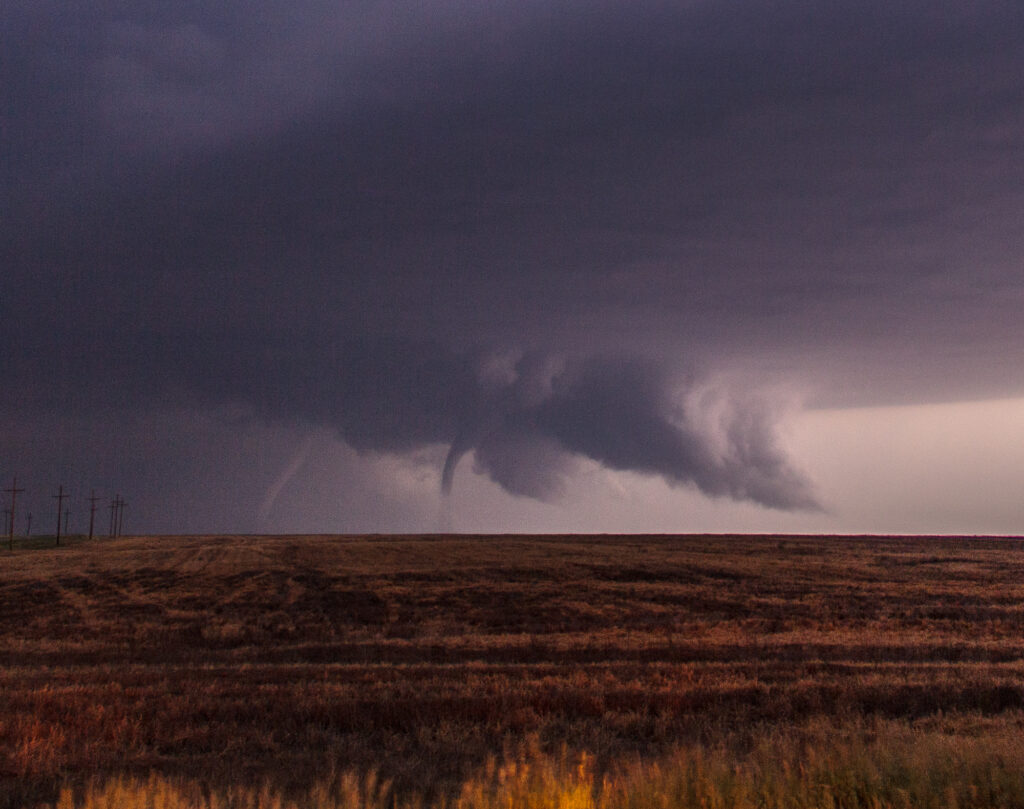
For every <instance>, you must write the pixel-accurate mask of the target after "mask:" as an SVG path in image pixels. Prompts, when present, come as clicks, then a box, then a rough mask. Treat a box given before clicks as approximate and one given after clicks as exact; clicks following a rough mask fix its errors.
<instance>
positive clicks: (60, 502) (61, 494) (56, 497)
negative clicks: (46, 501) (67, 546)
mask: <svg viewBox="0 0 1024 809" xmlns="http://www.w3.org/2000/svg"><path fill="white" fill-rule="evenodd" d="M50 496H51V497H52V498H53V499H54V500H56V501H57V544H58V545H60V512H61V509H62V508H64V498H66V497H68V495H66V494H64V484H63V483H62V484H61V485H60V488H59V489H58V490H57V494H54V495H50Z"/></svg>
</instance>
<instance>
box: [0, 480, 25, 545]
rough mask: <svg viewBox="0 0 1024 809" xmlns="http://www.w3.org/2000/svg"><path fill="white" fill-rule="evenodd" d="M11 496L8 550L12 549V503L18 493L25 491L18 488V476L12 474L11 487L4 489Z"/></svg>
mask: <svg viewBox="0 0 1024 809" xmlns="http://www.w3.org/2000/svg"><path fill="white" fill-rule="evenodd" d="M4 491H5V492H7V493H8V494H9V495H10V496H11V525H10V531H9V532H8V534H7V547H8V549H10V550H12V551H13V550H14V504H15V502H16V501H17V499H18V493H19V492H23V491H25V490H24V489H19V488H18V476H17V475H15V476H14V482H13V483H11V488H9V489H4Z"/></svg>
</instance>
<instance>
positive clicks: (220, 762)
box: [0, 535, 1024, 806]
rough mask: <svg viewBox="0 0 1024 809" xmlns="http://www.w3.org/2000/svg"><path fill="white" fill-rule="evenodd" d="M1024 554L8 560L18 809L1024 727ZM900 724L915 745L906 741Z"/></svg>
mask: <svg viewBox="0 0 1024 809" xmlns="http://www.w3.org/2000/svg"><path fill="white" fill-rule="evenodd" d="M1022 708H1024V541H1020V540H1016V539H1003V538H900V537H863V538H857V537H844V538H833V537H780V536H765V537H761V536H635V535H629V536H600V537H589V536H537V537H524V536H410V537H399V536H388V537H383V536H355V537H335V536H309V537H295V536H287V537H271V536H261V537H254V536H205V537H202V536H195V537H180V536H178V537H139V538H123V539H118V540H96V541H93V542H83V541H77V542H73V543H71V544H70V545H69V546H67V547H61V548H59V549H57V548H43V547H37V548H31V549H28V548H26V549H19V548H18V547H17V546H16V547H15V550H14V551H13V552H9V551H7V550H3V551H2V552H0V779H2V790H0V795H2V800H0V805H6V806H21V805H27V804H29V803H32V802H34V801H39V800H44V799H45V800H52V799H53V796H54V795H56V794H57V790H58V789H59V787H60V786H61V785H62V784H71V785H75V784H78V785H80V784H82V783H84V782H85V781H87V780H94V781H95V780H96V779H99V780H100V781H102V779H104V778H108V777H109V778H118V777H122V776H125V775H128V776H133V775H138V776H147V775H148V774H150V773H157V774H159V775H160V776H162V777H168V778H179V777H181V778H185V777H187V778H189V779H192V781H194V782H196V783H201V784H203V785H205V786H204V788H207V787H208V788H211V789H218V788H227V787H228V786H230V785H237V784H251V785H254V786H259V785H261V784H262V785H268V784H269V785H271V786H272V787H273V788H274V789H275V790H279V791H280V792H281V793H282V794H290V793H296V792H300V791H301V790H304V789H308V788H309V787H310V786H311V785H313V784H316V783H322V782H324V779H330V778H332V777H335V776H336V774H337V773H339V772H353V773H370V772H373V773H376V774H377V776H378V777H379V779H381V780H382V781H386V782H387V783H388V784H390V785H392V787H393V789H394V790H395V794H397V795H401V794H404V793H409V792H415V793H417V794H418V795H421V796H425V797H426V798H427V799H433V798H435V797H437V796H443V795H445V794H451V793H452V791H453V790H455V789H457V787H458V785H459V784H462V783H464V782H465V780H466V779H467V778H469V777H470V776H472V775H473V774H474V773H478V772H481V771H482V770H483V769H484V768H485V767H486V766H487V762H488V761H489V760H491V761H493V760H498V761H501V760H503V759H505V758H508V757H512V758H515V756H517V755H522V754H523V753H522V751H524V750H530V751H533V753H535V754H536V755H540V756H553V757H556V758H557V757H558V756H560V755H561V756H563V757H565V756H566V755H568V756H570V757H572V756H574V755H577V754H578V753H580V752H584V751H585V752H586V753H587V754H588V755H589V756H590V758H589V759H588V760H589V761H590V762H591V763H590V765H588V766H591V767H593V768H594V769H595V771H596V772H598V773H601V772H605V771H611V770H612V769H614V768H615V767H616V766H617V762H623V761H634V762H639V761H646V760H653V759H656V758H657V757H658V756H665V755H669V754H670V753H671V752H672V751H673V750H678V749H679V748H680V747H681V746H687V745H689V746H694V745H697V746H702V748H701V749H716V750H717V749H729V750H737V751H743V750H750V749H753V748H754V747H756V746H757V745H758V744H760V743H762V742H763V740H764V739H766V738H770V737H771V736H772V735H773V734H775V735H779V734H781V735H779V738H783V737H785V738H788V739H792V738H797V737H802V738H812V737H813V738H815V739H821V738H829V737H830V735H831V736H834V737H835V736H837V735H841V734H842V733H846V732H848V731H849V729H851V728H853V729H855V731H856V733H858V734H860V735H861V736H863V737H865V738H877V737H878V735H879V734H882V735H883V736H884V735H885V734H886V733H888V734H892V733H898V734H904V735H905V734H911V735H913V734H918V735H920V734H939V735H941V736H943V738H950V739H956V740H960V741H959V742H957V743H958V744H959V743H960V742H964V743H967V741H968V740H979V739H981V740H984V739H985V738H988V737H995V736H1009V737H1013V736H1015V735H1019V733H1020V731H1021V730H1022V729H1024V714H1022ZM893 728H896V730H893Z"/></svg>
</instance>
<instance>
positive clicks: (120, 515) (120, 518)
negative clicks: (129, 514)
mask: <svg viewBox="0 0 1024 809" xmlns="http://www.w3.org/2000/svg"><path fill="white" fill-rule="evenodd" d="M127 505H128V504H127V503H126V502H125V501H124V500H122V499H121V496H120V495H118V498H117V535H118V536H121V529H122V528H123V527H124V507H125V506H127Z"/></svg>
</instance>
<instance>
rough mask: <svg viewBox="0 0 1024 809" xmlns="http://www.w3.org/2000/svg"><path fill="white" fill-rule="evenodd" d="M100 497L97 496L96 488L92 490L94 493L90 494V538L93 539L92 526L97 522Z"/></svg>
mask: <svg viewBox="0 0 1024 809" xmlns="http://www.w3.org/2000/svg"><path fill="white" fill-rule="evenodd" d="M97 500H99V498H98V497H97V496H96V490H95V489H93V490H92V494H91V495H89V539H92V526H93V523H95V522H96V501H97Z"/></svg>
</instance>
